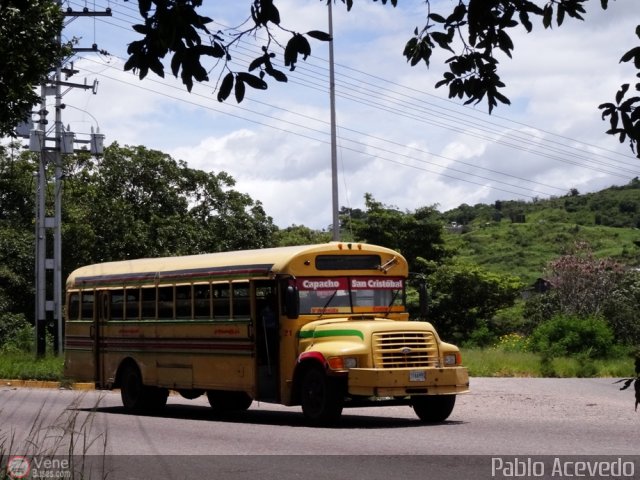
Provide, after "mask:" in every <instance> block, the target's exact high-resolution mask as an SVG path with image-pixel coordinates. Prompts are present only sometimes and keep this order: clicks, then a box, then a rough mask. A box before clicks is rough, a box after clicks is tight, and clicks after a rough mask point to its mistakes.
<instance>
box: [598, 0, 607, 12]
mask: <svg viewBox="0 0 640 480" xmlns="http://www.w3.org/2000/svg"><path fill="white" fill-rule="evenodd" d="M608 4H609V0H600V5H602V9H603V10H606V9H607V7H608V6H609V5H608Z"/></svg>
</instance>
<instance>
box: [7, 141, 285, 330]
mask: <svg viewBox="0 0 640 480" xmlns="http://www.w3.org/2000/svg"><path fill="white" fill-rule="evenodd" d="M36 168H37V161H36V159H34V158H33V157H32V154H30V153H29V152H23V153H21V154H20V155H17V156H15V157H12V156H11V155H9V154H8V151H7V150H6V149H0V334H2V332H14V331H16V329H18V330H19V329H20V328H21V325H22V322H23V320H25V319H26V320H28V321H31V322H32V321H33V314H34V305H33V301H34V295H33V294H34V292H33V264H34V252H33V234H34V227H33V218H34V208H33V201H34V198H35V185H36V183H37V182H35V181H34V176H33V173H34V171H35V169H36ZM49 168H53V166H49ZM65 171H66V180H65V184H64V190H63V199H62V202H63V219H62V261H63V277H64V276H66V274H68V273H69V272H70V271H71V270H73V269H75V268H76V267H78V266H81V265H85V264H89V263H96V262H102V261H109V260H122V259H127V258H138V257H151V256H161V255H186V254H196V253H202V252H213V251H226V250H236V249H244V248H257V247H264V246H271V245H273V242H274V239H273V234H274V232H275V230H276V227H275V226H274V225H273V223H272V220H271V218H270V217H268V216H267V215H266V213H265V212H264V210H263V208H262V205H261V204H260V202H256V201H253V200H252V199H251V198H250V197H249V196H248V195H246V194H243V193H241V192H238V191H237V190H235V189H234V188H233V186H234V180H233V178H231V177H230V176H229V175H228V174H226V173H224V172H220V173H218V174H214V173H207V172H203V171H201V170H195V169H191V168H188V167H187V166H186V164H185V163H184V162H182V161H176V160H174V159H173V158H171V157H170V156H169V155H166V154H164V153H162V152H158V151H155V150H149V149H147V148H145V147H120V146H119V145H117V144H113V145H111V146H109V147H107V148H106V149H105V154H104V157H103V158H102V159H101V160H100V161H96V160H95V159H93V158H92V157H90V156H89V155H88V154H87V153H82V154H77V155H73V156H70V157H67V158H66V165H65ZM47 175H53V172H52V171H48V172H47ZM51 188H53V187H51ZM52 194H53V192H48V193H47V196H51V195H52ZM52 213H53V212H48V214H49V215H52ZM50 240H51V239H50ZM48 245H49V246H51V245H52V241H49V242H48ZM14 327H15V328H14ZM7 335H9V334H7ZM1 340H2V339H1V338H0V341H1Z"/></svg>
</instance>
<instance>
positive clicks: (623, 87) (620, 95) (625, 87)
mask: <svg viewBox="0 0 640 480" xmlns="http://www.w3.org/2000/svg"><path fill="white" fill-rule="evenodd" d="M627 90H629V84H628V83H625V84H623V85H621V86H620V90H618V93H616V103H617V104H618V105H620V102H621V101H622V99H623V98H624V96H625V94H626V93H627Z"/></svg>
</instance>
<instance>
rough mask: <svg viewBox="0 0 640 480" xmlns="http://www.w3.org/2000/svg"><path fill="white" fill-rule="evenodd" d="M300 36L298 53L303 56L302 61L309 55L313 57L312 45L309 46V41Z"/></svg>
mask: <svg viewBox="0 0 640 480" xmlns="http://www.w3.org/2000/svg"><path fill="white" fill-rule="evenodd" d="M296 35H298V42H297V46H298V53H300V54H301V55H302V59H303V60H306V59H307V57H308V56H309V55H311V44H309V40H307V39H306V38H304V37H303V36H302V35H299V34H296Z"/></svg>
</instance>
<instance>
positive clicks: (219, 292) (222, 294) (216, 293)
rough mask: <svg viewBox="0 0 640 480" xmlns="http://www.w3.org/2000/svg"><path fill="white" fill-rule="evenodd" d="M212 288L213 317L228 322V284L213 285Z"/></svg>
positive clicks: (229, 310) (229, 314)
mask: <svg viewBox="0 0 640 480" xmlns="http://www.w3.org/2000/svg"><path fill="white" fill-rule="evenodd" d="M211 287H212V288H213V316H214V317H215V318H219V319H223V320H224V319H226V320H228V319H229V317H230V316H231V297H230V296H229V284H228V283H214V284H213V285H211Z"/></svg>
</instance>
